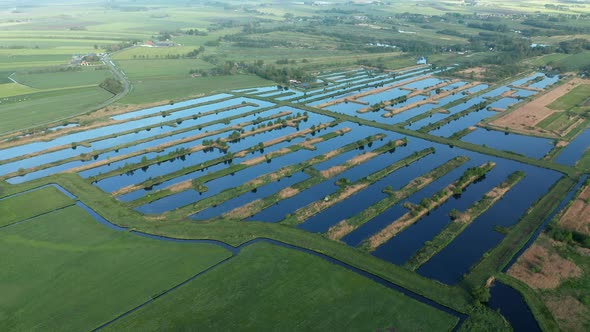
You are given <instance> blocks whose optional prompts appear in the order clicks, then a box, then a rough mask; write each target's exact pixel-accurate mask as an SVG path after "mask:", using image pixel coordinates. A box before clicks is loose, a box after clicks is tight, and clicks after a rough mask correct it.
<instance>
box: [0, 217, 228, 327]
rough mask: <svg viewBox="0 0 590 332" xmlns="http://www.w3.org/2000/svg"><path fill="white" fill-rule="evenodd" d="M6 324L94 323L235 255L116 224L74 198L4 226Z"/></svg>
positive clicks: (1, 274) (0, 319) (2, 321)
mask: <svg viewBox="0 0 590 332" xmlns="http://www.w3.org/2000/svg"><path fill="white" fill-rule="evenodd" d="M0 251H1V252H2V255H3V258H2V269H1V270H0V292H1V293H2V296H1V297H0V326H2V327H3V330H6V331H31V330H43V331H57V330H65V331H88V330H91V329H93V328H96V327H98V326H99V325H101V324H103V323H104V322H106V321H108V320H110V319H113V318H114V317H116V316H118V315H120V314H121V313H123V312H125V311H127V310H129V309H132V308H133V307H135V306H137V305H139V304H141V303H143V302H145V301H147V300H149V299H150V298H151V297H152V296H154V295H157V294H159V293H161V292H163V291H165V290H167V289H170V288H171V287H174V286H175V285H177V284H179V283H181V282H182V281H184V280H186V279H188V278H190V277H191V276H193V275H195V274H197V273H198V272H200V271H202V270H204V269H206V268H208V267H210V266H212V265H214V264H215V263H217V262H219V261H221V260H222V259H224V258H226V257H229V256H230V253H229V252H228V251H227V250H225V249H222V248H221V247H217V246H212V245H206V244H193V243H191V244H187V243H173V242H163V241H157V240H152V239H147V238H142V237H139V236H136V235H132V234H129V233H126V232H116V231H114V230H111V229H109V228H107V227H105V226H104V225H101V224H99V223H98V222H96V221H95V220H94V219H93V218H92V217H90V216H89V215H88V214H87V213H86V212H85V211H84V210H83V209H82V208H80V207H77V206H73V207H69V208H66V209H63V210H58V211H55V212H52V213H50V214H46V215H44V216H42V217H38V218H35V219H31V220H29V221H26V222H23V223H19V224H16V225H12V226H8V227H6V228H3V229H0Z"/></svg>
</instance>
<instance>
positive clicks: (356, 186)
mask: <svg viewBox="0 0 590 332" xmlns="http://www.w3.org/2000/svg"><path fill="white" fill-rule="evenodd" d="M432 153H434V149H433V148H429V149H424V150H421V151H416V152H414V153H413V154H411V155H410V156H408V157H406V158H404V159H402V160H400V161H397V162H395V163H393V164H391V165H388V166H387V167H385V168H383V169H381V170H379V171H377V172H374V173H371V174H369V175H367V176H365V177H364V178H362V179H360V180H358V181H356V182H353V183H349V182H348V181H346V179H341V180H343V181H337V182H336V184H338V185H339V188H338V190H336V192H334V193H333V194H330V195H329V196H327V197H325V198H323V199H321V200H318V201H315V202H313V203H311V204H308V205H307V206H304V207H302V208H300V209H298V210H296V211H295V212H294V213H293V214H291V215H288V216H287V217H285V219H283V220H282V221H281V223H282V224H284V225H291V226H295V225H298V224H300V223H302V222H304V221H305V220H307V219H309V218H310V217H312V216H314V215H316V214H318V213H320V212H321V211H323V210H325V209H327V208H329V207H330V206H333V205H335V204H337V203H339V202H341V201H343V200H345V199H346V198H348V197H350V196H352V195H354V194H355V193H357V192H360V191H361V190H363V189H365V188H367V187H368V186H370V185H371V184H373V183H375V182H377V181H379V180H381V179H383V178H384V177H386V176H387V175H389V174H391V173H393V172H395V171H397V170H398V169H400V168H402V167H406V166H408V165H411V164H412V163H414V162H416V161H418V160H420V159H422V158H424V157H426V156H427V155H429V154H432ZM349 167H352V166H349ZM345 170H346V169H345ZM332 176H334V175H332Z"/></svg>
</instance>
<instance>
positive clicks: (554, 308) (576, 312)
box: [544, 295, 590, 332]
mask: <svg viewBox="0 0 590 332" xmlns="http://www.w3.org/2000/svg"><path fill="white" fill-rule="evenodd" d="M544 301H545V304H546V305H547V308H548V309H549V311H551V313H552V314H553V317H555V319H556V320H557V324H558V325H559V328H560V329H561V330H562V331H572V332H578V331H579V332H585V331H587V330H586V329H585V327H584V325H585V322H587V321H588V316H589V315H590V310H588V308H586V307H585V306H584V304H583V303H582V302H580V301H578V299H576V298H574V297H573V296H570V295H567V296H555V295H554V296H547V297H545V298H544Z"/></svg>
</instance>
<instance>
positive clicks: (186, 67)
mask: <svg viewBox="0 0 590 332" xmlns="http://www.w3.org/2000/svg"><path fill="white" fill-rule="evenodd" d="M117 64H118V65H119V67H120V68H121V69H122V70H123V71H124V72H125V74H127V76H128V77H129V78H130V79H131V80H133V81H138V80H141V81H143V80H160V79H178V78H188V77H190V74H189V71H190V70H191V69H210V68H212V67H213V65H211V64H209V63H207V62H205V61H203V60H198V59H166V60H164V59H159V60H158V59H155V60H118V61H117Z"/></svg>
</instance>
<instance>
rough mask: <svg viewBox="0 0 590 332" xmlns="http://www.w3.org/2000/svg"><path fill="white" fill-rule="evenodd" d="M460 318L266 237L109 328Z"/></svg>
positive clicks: (309, 326) (419, 323)
mask: <svg viewBox="0 0 590 332" xmlns="http://www.w3.org/2000/svg"><path fill="white" fill-rule="evenodd" d="M456 322H457V319H456V318H455V317H453V316H451V315H449V314H446V313H443V312H441V311H439V310H437V309H434V308H432V307H429V306H427V305H425V304H422V303H420V302H417V301H415V300H412V299H410V298H408V297H406V296H404V295H401V294H399V293H397V292H395V291H392V290H390V289H388V288H386V287H384V286H381V285H379V284H376V283H374V282H373V281H371V280H368V279H366V278H364V277H361V276H359V275H357V274H355V273H353V272H350V271H348V270H345V269H344V268H340V267H335V266H334V265H332V264H330V263H328V262H325V261H323V260H322V259H320V258H317V257H312V256H309V255H307V254H304V253H300V252H297V251H293V250H289V249H285V248H281V247H277V246H275V245H271V244H266V243H261V244H254V245H251V246H249V247H247V248H245V249H243V250H242V252H241V253H240V254H239V255H238V256H237V257H236V258H233V259H232V260H231V261H229V262H228V263H226V264H224V265H222V266H219V267H217V268H216V269H214V270H212V271H210V272H208V273H207V274H205V275H203V276H201V277H199V278H197V279H195V280H193V281H191V282H190V283H189V284H187V285H184V286H183V287H181V288H179V289H177V290H176V291H175V292H173V293H171V294H169V295H167V296H165V297H162V298H160V299H158V300H156V301H155V302H153V303H151V304H149V305H147V306H145V307H144V308H142V309H140V310H138V311H136V312H135V313H133V314H131V315H129V316H127V317H125V318H123V319H122V320H120V321H118V322H117V323H115V324H114V325H112V326H111V327H110V330H113V331H121V330H141V331H161V330H187V329H191V327H195V326H198V327H199V329H201V330H210V331H235V330H252V331H260V330H274V331H294V330H298V331H327V330H330V331H337V330H351V331H376V330H379V329H388V328H391V329H394V330H395V331H448V330H450V329H451V328H452V327H453V326H454V325H455V323H456Z"/></svg>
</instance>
